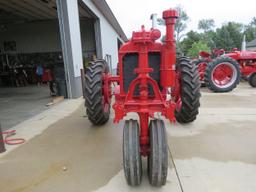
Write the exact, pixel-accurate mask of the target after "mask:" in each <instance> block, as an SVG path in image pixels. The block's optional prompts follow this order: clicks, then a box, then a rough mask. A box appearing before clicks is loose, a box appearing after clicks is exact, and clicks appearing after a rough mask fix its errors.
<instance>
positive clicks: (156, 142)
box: [148, 119, 168, 187]
mask: <svg viewBox="0 0 256 192" xmlns="http://www.w3.org/2000/svg"><path fill="white" fill-rule="evenodd" d="M149 134H150V154H149V157H148V178H149V182H150V184H151V185H152V186H157V187H160V186H162V185H165V183H166V178H167V173H168V144H167V138H166V130H165V126H164V122H163V120H160V119H155V120H151V121H150V124H149Z"/></svg>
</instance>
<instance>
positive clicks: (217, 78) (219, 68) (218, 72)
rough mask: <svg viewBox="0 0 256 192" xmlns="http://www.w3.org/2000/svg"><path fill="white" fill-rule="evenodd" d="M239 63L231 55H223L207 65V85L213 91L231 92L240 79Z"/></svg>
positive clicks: (205, 79) (205, 77)
mask: <svg viewBox="0 0 256 192" xmlns="http://www.w3.org/2000/svg"><path fill="white" fill-rule="evenodd" d="M240 76H241V72H240V69H239V64H238V63H237V62H236V61H235V60H234V59H232V58H230V57H225V56H221V57H218V58H216V59H215V60H213V61H212V62H211V63H209V65H208V66H207V67H206V71H205V76H204V81H205V85H206V86H207V87H208V88H209V89H210V90H212V91H213V92H219V93H221V92H229V91H232V90H233V89H234V88H236V86H237V84H238V83H239V81H240Z"/></svg>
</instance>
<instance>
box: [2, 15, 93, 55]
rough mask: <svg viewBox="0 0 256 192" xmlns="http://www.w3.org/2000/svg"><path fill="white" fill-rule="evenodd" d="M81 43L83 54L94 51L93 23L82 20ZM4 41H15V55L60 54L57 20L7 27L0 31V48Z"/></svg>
mask: <svg viewBox="0 0 256 192" xmlns="http://www.w3.org/2000/svg"><path fill="white" fill-rule="evenodd" d="M80 25H81V35H82V37H81V41H82V47H83V52H86V51H89V52H90V51H95V40H94V26H93V21H91V20H88V19H83V20H81V22H80ZM4 41H15V42H16V48H17V53H38V52H39V53H40V52H61V51H62V50H61V43H60V42H61V41H60V35H59V24H58V21H57V20H50V21H37V22H32V23H23V24H15V25H8V26H6V28H4V29H1V30H0V46H1V47H2V46H3V42H4Z"/></svg>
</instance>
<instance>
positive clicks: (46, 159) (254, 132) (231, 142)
mask: <svg viewBox="0 0 256 192" xmlns="http://www.w3.org/2000/svg"><path fill="white" fill-rule="evenodd" d="M202 92H203V94H202V99H201V105H202V107H201V109H200V115H199V116H198V119H197V120H196V121H195V122H194V123H192V124H189V125H186V126H183V125H179V124H175V125H173V124H172V125H171V124H170V123H168V122H166V127H167V130H168V131H167V132H168V141H169V148H170V158H169V174H168V181H167V184H166V185H165V186H164V187H162V188H155V187H151V186H150V185H149V182H148V180H147V174H146V160H144V175H143V182H142V184H141V186H139V187H135V188H133V187H129V186H127V184H126V182H125V178H124V174H123V170H122V126H123V123H120V124H119V125H115V124H113V123H112V121H109V122H108V123H107V124H106V125H105V126H102V127H94V126H92V125H91V124H90V122H89V121H88V119H87V118H86V116H85V112H84V108H83V104H82V102H83V101H82V100H78V101H71V103H66V102H63V103H60V104H59V105H58V106H56V108H57V110H55V111H54V109H52V110H48V111H46V112H44V114H43V115H42V114H41V116H40V115H39V116H37V117H34V119H33V120H31V121H27V122H24V123H23V124H22V125H20V126H22V128H19V130H20V131H19V132H18V133H17V135H15V137H19V136H22V137H24V138H26V139H27V140H28V141H27V142H26V143H25V144H23V145H21V146H19V147H18V148H12V147H10V148H8V151H9V152H8V153H4V154H2V155H0V170H1V172H0V191H1V192H2V191H3V192H32V191H33V192H45V191H49V192H55V191H56V192H57V191H58V192H59V191H63V192H70V191H72V192H80V191H81V192H85V191H86V192H87V191H97V192H103V191H104V192H105V191H106V192H115V191H122V192H123V191H124V192H125V191H161V192H164V191H168V192H171V191H173V192H182V191H184V192H194V191H195V192H208V191H209V192H229V191H230V192H231V191H232V192H252V191H256V182H255V180H256V150H255V146H256V139H255V138H256V126H255V125H256V101H255V98H256V89H253V88H251V87H249V85H247V83H243V84H240V86H239V87H238V88H237V89H235V90H234V91H233V92H231V93H224V94H216V93H210V92H209V91H208V90H206V89H203V90H202ZM63 111H64V112H63ZM53 116H54V118H53ZM42 117H44V118H42ZM128 118H129V117H128ZM49 119H50V120H49ZM57 120H58V121H57ZM55 121H57V122H55ZM16 128H17V129H18V127H16ZM22 130H23V131H22Z"/></svg>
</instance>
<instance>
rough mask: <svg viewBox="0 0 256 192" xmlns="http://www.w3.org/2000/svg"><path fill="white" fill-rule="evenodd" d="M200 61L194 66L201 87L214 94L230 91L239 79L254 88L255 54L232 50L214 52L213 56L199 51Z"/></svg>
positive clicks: (255, 80)
mask: <svg viewBox="0 0 256 192" xmlns="http://www.w3.org/2000/svg"><path fill="white" fill-rule="evenodd" d="M199 55H200V57H201V58H200V59H198V60H195V61H194V64H195V65H196V66H197V69H198V71H199V74H200V81H201V83H202V85H205V86H207V87H208V88H209V89H211V90H212V91H214V92H229V91H232V90H233V89H234V88H235V87H236V86H237V84H238V83H239V82H240V77H242V78H245V79H248V80H249V84H250V85H251V86H252V87H256V52H252V51H238V50H237V49H236V48H234V49H233V50H232V51H231V52H227V53H225V51H224V50H223V49H222V50H214V51H213V54H210V53H208V52H204V51H201V52H200V53H199Z"/></svg>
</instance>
